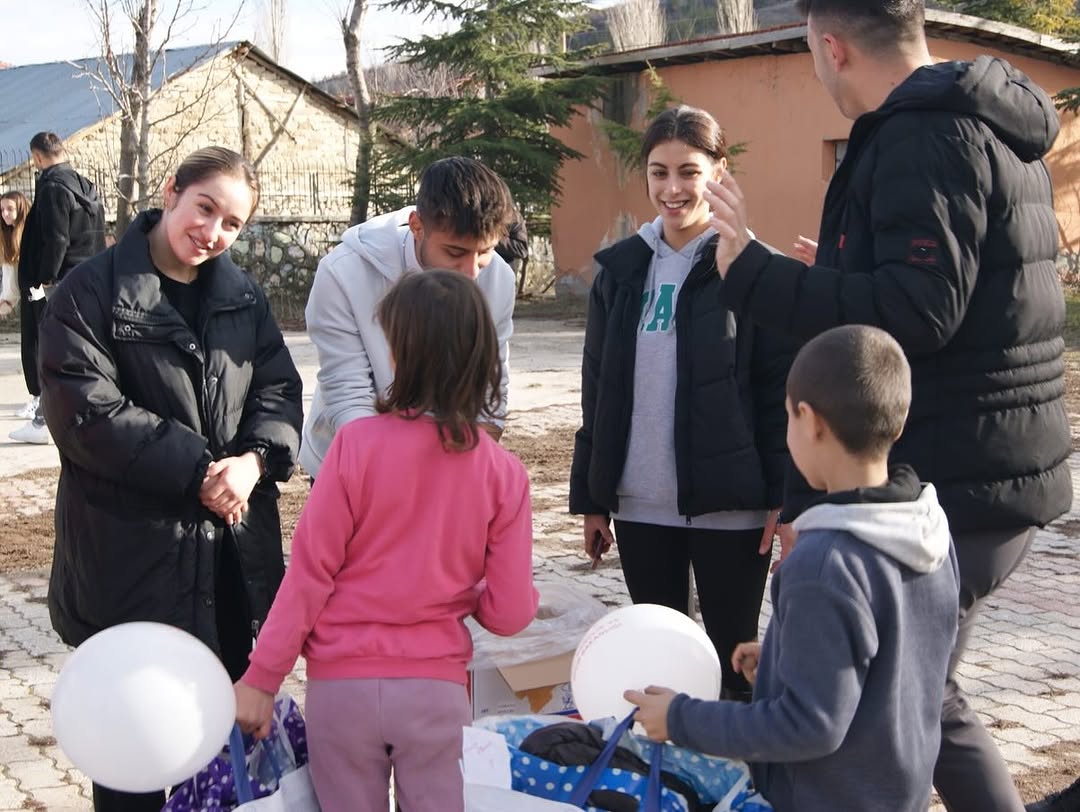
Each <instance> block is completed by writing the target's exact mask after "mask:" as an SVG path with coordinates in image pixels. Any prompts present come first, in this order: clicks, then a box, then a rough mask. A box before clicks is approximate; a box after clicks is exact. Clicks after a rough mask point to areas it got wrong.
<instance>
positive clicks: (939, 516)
mask: <svg viewBox="0 0 1080 812" xmlns="http://www.w3.org/2000/svg"><path fill="white" fill-rule="evenodd" d="M905 492H906V493H907V494H909V496H908V497H907V501H895V500H896V498H897V497H898V495H899V496H900V497H901V498H903V496H904V493H905ZM882 494H884V496H882ZM868 495H869V496H868ZM853 496H854V498H856V499H865V498H874V499H882V498H883V499H884V500H885V501H872V502H871V501H855V502H852V500H851V499H852V497H853ZM837 497H839V498H840V502H841V503H837V502H835V501H834V502H824V503H820V504H818V505H816V506H814V507H811V508H810V509H808V510H807V511H806V512H804V513H803V514H802V515H801V516H800V517H799V518H798V519H797V520H796V521H795V523H794V526H795V528H796V530H798V533H799V537H798V541H797V542H796V545H795V549H794V551H793V552H792V553H791V555H790V556H789V557H788V558H787V560H785V561H784V563H783V565H782V566H781V567H780V568H779V569H778V570H777V572H776V575H775V577H774V578H773V582H772V601H773V616H772V620H771V621H770V623H769V628H768V631H767V632H766V634H765V641H764V644H763V646H762V652H761V661H760V664H759V666H758V673H757V681H756V683H755V685H754V700H753V702H752V703H750V704H749V705H742V704H739V703H737V702H706V701H702V700H698V699H691V698H689V697H687V696H685V695H679V696H678V697H677V698H676V699H675V701H674V702H673V703H672V705H671V708H670V710H669V711H668V729H669V732H670V735H671V738H672V741H674V742H675V743H676V744H680V745H685V746H688V747H693V748H696V749H698V750H701V751H703V752H705V753H710V754H713V755H717V756H725V757H729V758H740V759H745V760H746V761H749V762H751V769H752V772H753V776H754V782H755V785H756V787H757V789H758V791H760V792H761V793H762V794H763V795H764V796H765V797H766V798H768V800H769V801H770V802H771V803H772V804H773V806H774V808H775V809H776V810H777V812H796V811H797V812H837V810H882V811H883V812H884V811H885V810H887V811H888V812H926V807H927V804H928V801H929V798H930V787H931V782H932V777H933V770H934V762H935V760H936V759H937V754H938V746H939V744H940V736H941V702H942V697H943V693H944V688H945V676H946V671H947V669H948V662H949V656H950V652H951V651H952V648H953V643H954V641H955V639H956V623H957V600H958V597H957V596H958V589H959V588H958V576H957V571H956V557H955V554H954V553H953V551H952V544H951V540H950V536H949V528H948V523H947V521H946V518H945V514H944V512H943V511H942V509H941V506H940V505H939V504H938V501H937V495H936V493H935V491H934V487H933V486H932V485H926V486H923V487H921V488H920V486H919V484H918V480H917V478H916V477H915V474H914V472H912V471H911V469H910V468H906V467H904V466H899V467H898V468H897V469H895V470H894V471H893V473H892V476H891V479H890V483H889V485H887V486H885V487H883V488H877V489H870V490H868V491H852V492H849V493H846V494H840V495H830V496H829V497H826V499H836V498H837Z"/></svg>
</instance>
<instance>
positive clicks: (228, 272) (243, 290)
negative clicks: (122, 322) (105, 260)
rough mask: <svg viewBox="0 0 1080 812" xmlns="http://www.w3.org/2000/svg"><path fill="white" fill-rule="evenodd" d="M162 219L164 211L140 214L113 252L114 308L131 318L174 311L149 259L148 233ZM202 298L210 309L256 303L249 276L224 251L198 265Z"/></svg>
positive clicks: (169, 315)
mask: <svg viewBox="0 0 1080 812" xmlns="http://www.w3.org/2000/svg"><path fill="white" fill-rule="evenodd" d="M160 220H161V210H160V209H152V210H150V211H145V212H142V213H141V214H139V215H138V216H137V217H136V218H135V220H134V221H133V222H132V224H131V225H130V226H129V227H128V230H127V231H126V232H124V236H123V237H122V238H121V239H120V242H119V243H118V244H117V246H116V251H115V253H114V254H113V279H114V283H113V284H114V296H113V308H114V311H115V312H117V313H119V314H122V315H124V316H126V317H128V318H136V319H139V318H144V319H145V318H150V319H154V320H156V319H161V318H169V319H171V318H172V317H173V316H174V314H175V311H174V310H173V308H172V307H171V306H170V305H169V304H168V303H167V302H166V301H165V300H164V299H163V298H162V295H161V280H160V279H159V277H158V272H157V269H156V268H155V267H154V263H153V261H152V260H151V259H150V242H149V240H148V238H147V235H148V234H149V232H150V229H151V228H153V227H154V226H155V225H156V224H157V223H158V222H159V221H160ZM199 276H200V278H201V279H202V280H203V281H202V301H203V303H204V306H205V307H206V309H207V311H212V310H221V309H229V308H235V307H244V306H247V305H250V304H254V302H255V295H254V293H253V292H252V289H251V284H250V282H249V281H248V278H247V276H246V275H245V274H244V272H243V271H241V270H240V269H239V268H238V267H237V266H236V264H235V263H234V262H233V261H232V259H231V258H230V257H229V255H228V253H224V254H221V255H220V256H217V257H215V258H213V259H211V260H207V261H206V262H205V263H203V264H202V265H200V266H199Z"/></svg>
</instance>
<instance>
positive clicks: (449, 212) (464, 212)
mask: <svg viewBox="0 0 1080 812" xmlns="http://www.w3.org/2000/svg"><path fill="white" fill-rule="evenodd" d="M416 213H417V214H418V215H420V220H421V221H422V222H423V224H424V227H425V228H429V229H434V230H436V231H449V232H451V233H453V234H456V235H458V236H461V237H473V238H475V239H479V240H489V239H490V240H491V242H492V244H493V245H494V244H495V243H496V242H498V241H499V240H501V239H502V238H503V237H504V236H506V233H507V228H508V227H509V225H510V223H511V222H513V220H514V216H515V213H514V203H513V200H512V198H511V196H510V190H509V189H508V188H507V186H506V183H505V182H503V179H502V178H500V177H499V176H498V175H496V174H495V173H494V172H493V171H492V170H491V169H489V168H488V167H486V166H484V165H483V164H482V163H480V162H479V161H476V160H473V159H472V158H465V157H461V156H455V157H452V158H443V159H441V160H438V161H435V163H433V164H430V165H429V166H428V167H427V169H425V170H424V172H423V174H422V175H421V176H420V191H419V192H417V195H416Z"/></svg>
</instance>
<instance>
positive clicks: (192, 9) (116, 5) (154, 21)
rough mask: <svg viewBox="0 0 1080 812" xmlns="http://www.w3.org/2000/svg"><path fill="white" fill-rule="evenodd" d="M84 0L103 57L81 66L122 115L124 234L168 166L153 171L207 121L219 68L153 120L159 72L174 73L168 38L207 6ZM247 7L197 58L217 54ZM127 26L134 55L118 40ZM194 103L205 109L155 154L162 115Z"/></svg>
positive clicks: (163, 76) (119, 180)
mask: <svg viewBox="0 0 1080 812" xmlns="http://www.w3.org/2000/svg"><path fill="white" fill-rule="evenodd" d="M83 2H84V3H85V5H86V7H87V9H88V11H89V16H90V19H91V21H92V23H93V25H94V27H95V29H96V31H97V34H98V39H99V42H100V46H101V60H100V62H99V63H97V64H93V65H92V66H89V65H87V66H82V71H83V74H82V75H85V76H87V77H88V78H90V79H91V81H92V82H93V84H94V85H96V86H97V87H98V88H100V89H102V90H104V92H106V93H107V94H108V95H109V97H110V98H111V99H112V101H113V103H114V105H115V106H116V108H117V113H118V115H119V117H120V144H119V147H120V149H119V157H118V164H117V167H116V173H115V177H116V210H117V211H116V230H117V234H118V235H119V234H121V233H123V231H124V229H126V228H127V225H128V223H129V222H130V221H131V217H132V216H133V215H134V213H135V212H136V211H139V210H142V209H144V208H146V206H147V205H148V202H149V200H150V197H151V196H152V195H153V194H156V190H157V189H158V188H159V187H160V184H161V181H162V178H163V177H164V175H165V173H166V172H167V171H168V169H169V167H166V168H165V169H164V170H163V171H161V172H157V173H156V174H158V175H159V176H160V177H158V178H156V179H155V178H152V177H151V174H152V172H154V169H155V168H156V166H157V164H158V159H159V158H162V157H166V156H167V157H169V158H170V160H171V159H172V158H173V157H174V156H175V153H176V151H177V150H178V148H179V146H180V144H182V143H183V142H184V141H185V140H186V139H187V137H188V136H189V135H190V134H191V133H192V132H193V130H194V129H195V128H197V127H198V126H199V125H200V124H201V123H202V122H203V121H204V120H205V118H206V115H207V108H208V105H209V103H210V101H211V99H212V97H213V91H214V89H215V87H216V84H215V83H214V82H213V81H212V79H211V78H210V77H211V76H212V75H213V73H214V72H215V68H214V65H213V63H211V65H210V67H209V68H208V69H207V73H208V78H207V79H206V80H205V81H204V83H203V87H202V89H201V90H200V91H198V92H196V93H193V94H192V95H191V96H190V97H188V98H187V99H185V101H184V103H183V104H182V105H181V106H180V108H178V109H176V110H173V111H171V112H170V113H167V114H165V115H163V116H158V117H156V118H151V116H150V103H151V100H152V98H153V97H154V95H155V93H156V90H155V89H154V85H155V80H154V77H155V76H157V77H159V78H160V80H161V81H162V82H165V81H167V80H169V79H170V78H171V77H170V76H169V66H168V64H167V55H166V52H167V50H168V47H169V43H170V42H172V41H173V40H174V38H176V37H177V36H179V35H180V34H181V33H182V29H183V27H184V26H185V24H187V23H188V22H189V21H190V22H191V23H192V24H194V19H193V18H194V17H195V16H196V14H197V12H199V11H202V10H203V6H200V5H197V4H196V2H195V0H119V1H117V0H83ZM242 9H243V0H239V3H238V6H237V9H236V12H235V14H234V15H233V18H232V20H231V22H229V24H228V25H227V27H226V28H225V30H224V31H223V32H221V33H215V36H214V37H213V41H212V42H211V43H210V44H208V45H207V47H206V50H205V52H204V53H203V55H201V56H200V57H198V58H197V59H196V60H194V62H193V63H192V64H200V63H202V62H203V61H204V60H205V58H206V56H207V55H209V54H213V55H214V56H213V58H214V59H216V58H217V51H218V50H220V46H221V43H222V42H223V41H224V40H225V37H227V36H228V33H229V32H230V31H231V30H232V28H233V26H234V25H235V24H236V21H237V20H238V19H239V16H240V13H241V11H242ZM114 16H116V17H117V18H119V19H122V20H123V25H122V26H121V28H122V29H123V31H120V30H117V26H116V25H115V24H114ZM126 32H130V34H131V36H132V37H133V47H132V48H131V52H130V55H129V56H118V55H117V45H116V43H117V42H118V41H119V40H120V38H121V37H122V34H123V33H126ZM155 32H160V36H157V37H156V38H155ZM193 109H198V110H199V111H200V112H199V114H198V116H196V121H195V122H193V123H190V124H189V125H188V126H187V128H186V129H185V130H184V131H183V132H181V133H179V135H177V136H175V137H174V141H173V143H171V144H164V145H160V148H159V149H158V151H157V153H156V154H153V155H152V154H151V151H150V139H151V132H152V131H158V132H160V128H159V127H158V125H160V124H161V123H162V122H163V121H166V120H168V119H170V118H175V117H178V116H180V115H183V114H185V113H187V112H189V111H191V110H193Z"/></svg>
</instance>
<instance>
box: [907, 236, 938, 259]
mask: <svg viewBox="0 0 1080 812" xmlns="http://www.w3.org/2000/svg"><path fill="white" fill-rule="evenodd" d="M907 261H908V263H909V264H911V265H937V264H938V241H937V240H930V239H918V240H912V241H911V245H910V246H909V248H908V258H907Z"/></svg>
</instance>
